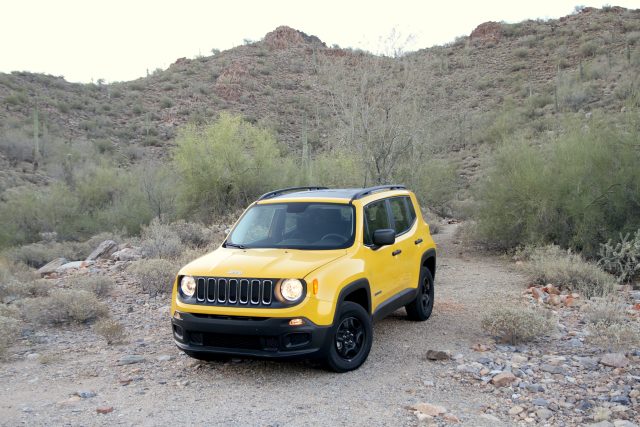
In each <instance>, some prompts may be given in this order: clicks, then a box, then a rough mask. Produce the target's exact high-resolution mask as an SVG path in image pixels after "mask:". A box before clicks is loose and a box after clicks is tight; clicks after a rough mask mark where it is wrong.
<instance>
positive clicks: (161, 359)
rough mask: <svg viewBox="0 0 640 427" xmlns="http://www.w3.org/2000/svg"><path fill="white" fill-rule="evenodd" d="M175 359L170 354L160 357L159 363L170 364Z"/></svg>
mask: <svg viewBox="0 0 640 427" xmlns="http://www.w3.org/2000/svg"><path fill="white" fill-rule="evenodd" d="M172 359H173V356H171V355H169V354H161V355H160V356H158V362H168V361H170V360H172Z"/></svg>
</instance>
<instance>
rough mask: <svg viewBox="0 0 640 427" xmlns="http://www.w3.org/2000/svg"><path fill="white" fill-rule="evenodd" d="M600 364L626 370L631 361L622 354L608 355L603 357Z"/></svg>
mask: <svg viewBox="0 0 640 427" xmlns="http://www.w3.org/2000/svg"><path fill="white" fill-rule="evenodd" d="M600 363H601V364H603V365H604V366H610V367H612V368H624V367H626V366H627V365H628V364H629V359H627V358H626V357H625V355H624V354H622V353H607V354H605V355H604V356H602V359H600Z"/></svg>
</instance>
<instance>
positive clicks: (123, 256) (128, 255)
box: [111, 248, 142, 261]
mask: <svg viewBox="0 0 640 427" xmlns="http://www.w3.org/2000/svg"><path fill="white" fill-rule="evenodd" d="M111 258H112V259H114V260H116V261H136V260H139V259H140V258H142V252H141V251H140V249H139V248H124V249H121V250H119V251H116V252H114V253H113V254H111Z"/></svg>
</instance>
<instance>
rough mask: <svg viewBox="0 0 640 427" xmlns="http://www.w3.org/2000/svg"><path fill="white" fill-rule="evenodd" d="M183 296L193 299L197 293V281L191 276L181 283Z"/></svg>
mask: <svg viewBox="0 0 640 427" xmlns="http://www.w3.org/2000/svg"><path fill="white" fill-rule="evenodd" d="M180 290H181V291H182V295H184V296H185V297H188V298H191V297H192V296H193V294H195V293H196V279H194V278H193V277H191V276H184V277H183V278H182V280H181V281H180Z"/></svg>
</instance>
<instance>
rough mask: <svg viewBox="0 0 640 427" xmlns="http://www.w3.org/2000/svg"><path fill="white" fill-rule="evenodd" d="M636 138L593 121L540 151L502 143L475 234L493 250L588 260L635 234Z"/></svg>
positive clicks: (482, 191)
mask: <svg viewBox="0 0 640 427" xmlns="http://www.w3.org/2000/svg"><path fill="white" fill-rule="evenodd" d="M638 145H640V134H638V133H637V132H624V131H621V130H610V129H608V128H607V126H606V124H604V123H601V122H598V121H597V120H596V121H595V123H594V124H592V125H591V126H589V127H585V128H579V129H574V130H570V131H568V132H567V133H566V134H565V135H562V136H560V137H558V138H557V139H556V140H554V141H551V142H550V143H548V144H542V145H541V146H533V145H531V144H529V143H528V142H521V141H517V140H516V141H510V142H509V143H508V144H505V145H503V146H502V147H501V148H500V149H499V150H498V152H497V154H496V156H495V159H494V162H495V163H494V166H493V168H492V169H491V170H490V171H489V172H488V173H487V175H486V177H485V178H484V179H483V180H482V181H481V183H480V185H479V187H478V189H477V191H476V194H475V199H476V200H477V202H478V210H477V214H476V215H477V220H478V232H479V233H480V236H482V237H483V239H485V240H487V241H489V242H491V243H493V244H495V245H496V246H497V247H500V248H504V249H507V248H513V247H516V246H518V245H521V244H534V245H535V244H540V243H556V244H559V245H560V246H562V247H565V248H572V249H575V250H577V251H582V252H584V253H585V254H586V255H587V256H595V255H596V254H597V252H598V249H599V245H600V243H601V242H606V241H607V240H608V239H610V238H612V237H615V236H617V235H618V233H621V232H622V233H626V232H630V231H635V230H637V229H638V228H640V215H638V214H637V212H638V210H639V209H640V204H639V202H638V200H637V195H638V194H639V191H640V168H638V166H637V165H638V164H640V150H637V149H636V148H634V147H636V146H638Z"/></svg>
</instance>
